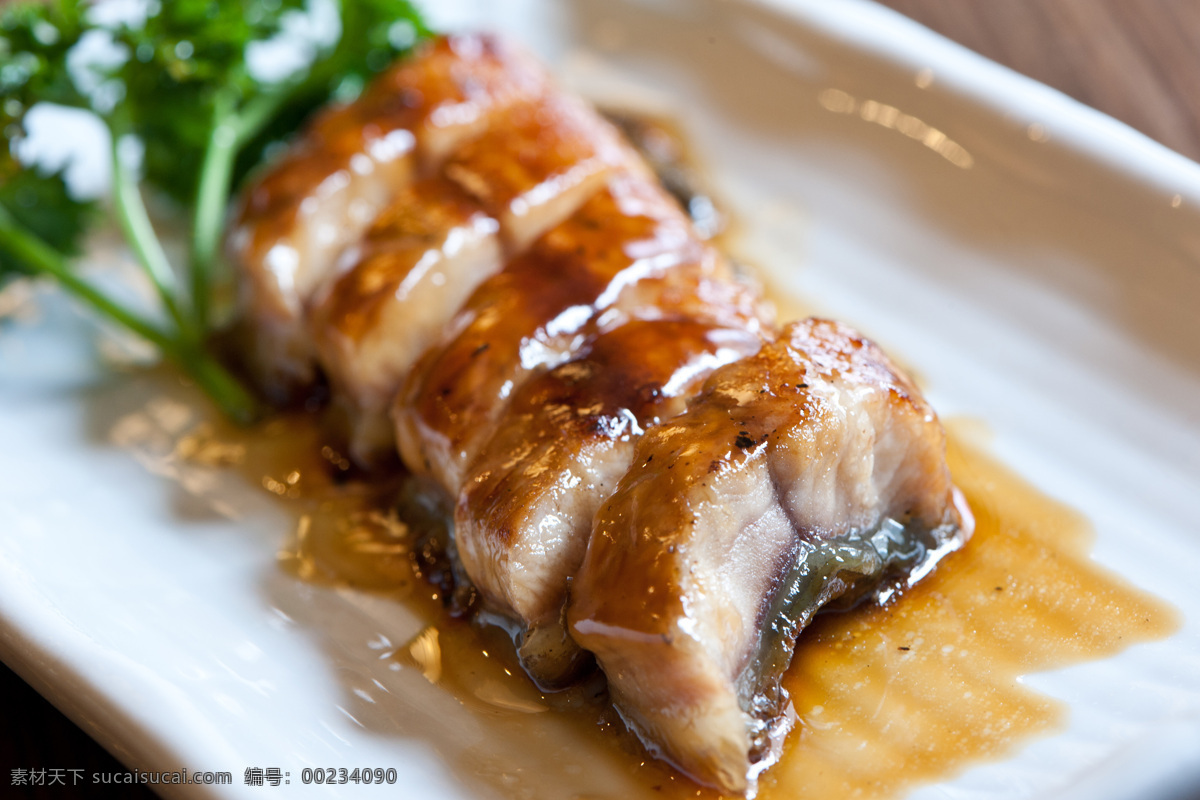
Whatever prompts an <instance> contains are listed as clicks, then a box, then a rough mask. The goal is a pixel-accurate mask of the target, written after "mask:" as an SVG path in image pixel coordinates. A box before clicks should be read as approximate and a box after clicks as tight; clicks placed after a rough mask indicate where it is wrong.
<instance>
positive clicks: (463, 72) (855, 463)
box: [228, 35, 971, 793]
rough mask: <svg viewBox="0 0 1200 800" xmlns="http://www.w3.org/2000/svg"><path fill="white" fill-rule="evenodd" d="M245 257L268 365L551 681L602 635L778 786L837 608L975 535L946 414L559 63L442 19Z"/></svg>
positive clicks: (699, 733) (673, 719)
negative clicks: (685, 199) (708, 216)
mask: <svg viewBox="0 0 1200 800" xmlns="http://www.w3.org/2000/svg"><path fill="white" fill-rule="evenodd" d="M228 250H229V252H230V255H231V259H232V261H233V262H234V264H235V265H236V267H237V269H238V271H239V272H240V275H241V283H240V286H241V295H240V313H239V320H240V321H239V327H240V329H241V332H242V335H243V336H244V337H245V338H246V346H245V347H244V348H243V351H244V354H245V358H246V359H247V361H248V363H249V366H250V370H251V371H252V373H253V374H254V375H256V376H257V377H258V379H259V380H260V383H261V385H262V387H263V390H264V392H265V393H266V394H267V395H268V396H269V397H272V398H274V399H276V400H279V401H285V400H287V399H289V398H294V397H296V396H297V395H298V394H302V393H303V392H305V391H307V390H310V388H311V387H312V385H313V384H314V382H316V381H317V380H318V377H319V376H322V375H323V376H324V377H325V379H326V380H327V381H328V383H329V386H330V389H331V391H332V396H333V406H334V407H335V408H336V409H337V415H338V416H340V418H341V419H343V420H344V423H345V426H346V429H347V436H348V439H349V443H350V449H351V454H352V455H353V456H354V457H355V459H356V460H358V461H359V462H361V463H364V464H367V465H370V464H373V463H378V462H379V461H380V460H383V459H386V458H387V457H388V456H389V455H391V454H394V453H397V452H398V453H399V456H400V458H401V460H402V461H403V462H404V464H405V466H406V467H407V468H408V469H409V470H410V471H411V472H413V473H415V474H416V475H418V476H422V477H423V479H424V480H425V481H427V482H428V483H429V484H430V485H432V486H435V487H437V489H438V490H439V491H441V492H444V493H445V495H446V497H447V498H448V499H449V501H450V506H451V507H452V508H453V509H454V511H453V517H454V531H453V548H452V551H453V557H454V558H455V560H456V563H457V564H458V566H459V568H460V571H461V572H462V574H464V575H465V576H466V578H467V579H469V580H470V582H471V583H472V584H473V585H474V587H475V589H476V590H477V592H478V594H479V596H480V597H481V599H482V609H483V611H482V613H484V614H486V615H487V618H488V619H490V620H493V621H498V622H500V623H501V624H504V625H505V626H506V627H507V628H508V629H509V630H510V631H511V632H512V634H513V636H514V641H515V643H516V646H517V652H518V655H519V657H520V659H521V662H522V664H523V666H524V667H525V669H526V671H527V672H528V673H529V674H530V676H531V677H532V678H533V679H534V680H535V681H536V682H537V683H538V684H539V685H540V686H542V687H543V688H546V689H553V688H559V687H562V686H564V685H566V684H568V683H569V682H570V681H571V680H573V679H574V678H575V677H576V676H577V675H578V674H579V671H580V670H581V669H583V668H584V667H585V666H586V664H587V663H588V662H589V659H590V657H591V656H590V655H589V654H594V656H595V658H596V660H597V661H598V662H599V665H600V667H601V668H602V669H603V670H604V672H605V673H606V675H607V677H608V680H609V683H610V686H611V688H612V696H613V698H614V701H615V703H616V706H617V708H618V710H619V711H620V713H621V714H622V716H623V717H624V719H625V720H626V721H627V722H628V724H629V725H630V727H631V728H632V729H633V730H634V731H636V732H637V733H638V735H639V736H640V737H641V738H642V739H643V741H644V742H645V743H646V745H647V747H648V748H649V749H650V750H651V751H653V752H655V753H658V754H660V755H661V756H663V757H664V758H666V759H668V760H669V761H671V762H672V763H674V764H676V765H677V766H678V767H679V768H680V769H682V770H683V771H685V772H686V773H688V774H689V775H691V776H692V777H694V778H695V779H697V780H699V781H701V782H703V783H707V784H710V785H713V786H716V787H718V788H720V789H722V790H725V791H732V792H740V793H749V792H752V790H753V788H754V780H755V776H756V775H757V773H758V772H759V771H761V769H763V768H764V767H765V766H766V765H768V764H769V763H771V761H772V759H773V758H774V755H775V754H777V753H778V750H779V746H780V743H781V741H782V738H783V736H784V735H785V734H786V730H787V728H788V719H789V717H788V713H787V712H788V708H789V707H788V704H787V699H786V696H785V694H784V692H783V690H782V689H781V688H780V683H779V678H780V675H781V674H782V672H783V670H784V669H786V667H787V664H788V662H789V661H790V657H791V652H792V649H793V647H794V644H795V640H796V636H797V635H798V634H799V632H800V630H801V629H802V628H803V627H804V625H805V624H807V622H808V621H809V620H810V619H811V617H812V615H813V614H814V613H816V612H817V611H818V610H819V609H821V608H822V607H824V606H826V605H827V604H831V603H840V604H843V605H845V604H849V603H852V602H855V601H857V600H858V599H861V598H863V597H874V598H876V599H879V598H882V597H886V596H888V595H889V594H890V593H891V592H892V591H894V589H895V588H896V587H900V586H903V585H906V584H908V583H911V582H913V581H915V580H917V579H918V578H919V577H920V576H922V575H924V574H925V573H926V572H928V571H929V570H930V569H931V568H932V566H933V565H934V564H935V563H936V561H937V559H938V557H939V556H940V555H941V554H943V553H945V552H947V551H948V550H950V549H953V548H954V547H955V546H957V545H958V544H960V543H961V542H962V541H963V539H964V538H965V537H966V536H968V535H969V533H970V529H971V522H970V515H969V512H968V511H967V510H966V508H965V505H964V504H963V502H962V500H961V497H960V496H959V495H958V494H957V492H956V491H955V489H954V487H953V485H952V484H951V482H950V478H949V473H948V471H947V468H946V463H945V453H944V451H945V443H944V438H943V434H942V430H941V427H940V425H939V424H938V421H937V418H936V416H935V415H934V413H933V411H932V410H931V409H930V408H929V406H928V404H927V403H926V402H925V401H924V400H923V399H922V398H921V396H920V393H919V392H918V391H917V389H916V388H915V387H914V386H913V384H912V382H911V381H910V380H909V379H908V378H907V377H905V376H904V375H903V373H901V372H900V371H899V370H898V369H897V368H896V367H895V365H893V364H892V363H891V362H890V361H888V359H887V358H886V356H884V355H883V354H882V353H881V352H880V351H879V349H878V348H877V347H876V346H875V345H873V344H872V343H870V342H868V341H867V340H865V339H863V338H862V337H861V336H859V335H858V334H857V333H855V332H854V331H852V330H850V329H849V328H846V327H844V326H842V325H839V324H837V323H833V322H828V321H822V320H807V321H804V322H800V323H795V324H792V325H790V326H788V327H787V328H785V329H784V330H783V331H782V332H781V331H779V329H778V328H777V326H776V324H775V322H774V320H773V318H772V316H771V311H770V309H769V306H768V305H767V304H765V303H764V302H763V300H762V298H761V297H760V296H759V294H758V292H757V291H756V289H755V288H754V287H753V286H751V285H749V284H748V283H746V282H745V281H744V280H741V279H739V277H738V276H737V275H736V274H735V271H734V270H733V269H732V268H731V267H730V265H729V263H728V262H727V261H726V260H725V259H724V258H723V257H722V256H721V254H720V253H719V252H717V251H716V250H715V249H714V248H713V247H712V246H711V244H709V243H708V242H706V241H705V239H704V238H703V237H702V236H700V235H699V234H698V233H697V231H696V229H695V227H694V226H693V225H692V223H691V222H690V220H689V219H688V217H687V216H686V215H685V214H684V212H683V210H682V209H681V207H680V206H679V204H678V203H677V201H676V200H675V199H674V198H672V197H671V196H670V195H669V194H668V193H666V192H665V191H664V189H663V188H662V187H661V186H660V185H659V184H658V182H657V180H656V178H655V176H654V175H653V173H652V172H651V170H650V169H649V168H648V167H647V166H646V164H645V163H644V162H643V160H642V159H641V158H640V156H639V155H638V154H637V153H636V152H635V150H634V149H633V148H631V147H630V145H629V144H628V143H627V142H626V141H625V140H624V139H623V138H622V136H621V135H620V134H619V133H618V132H617V131H616V130H615V129H614V128H613V127H612V126H611V125H610V124H609V123H608V122H606V121H605V120H604V119H603V118H601V117H600V116H599V115H598V114H597V113H596V112H595V111H594V110H592V109H591V108H590V107H588V106H587V105H586V104H585V103H583V102H582V101H581V100H579V99H577V98H575V97H573V96H571V95H569V94H566V93H565V92H563V91H562V90H561V89H559V88H558V87H556V86H555V85H554V83H553V81H552V80H551V79H550V78H549V76H548V75H547V74H546V72H545V70H544V69H542V68H541V67H540V66H539V65H538V64H537V63H536V62H535V61H534V60H533V59H531V58H530V57H529V56H527V55H525V54H524V53H523V52H521V51H520V50H519V49H517V48H515V47H513V46H512V45H511V44H508V43H506V42H503V41H501V40H499V39H497V38H495V37H492V36H487V35H461V36H447V37H441V38H438V39H436V40H434V41H433V42H431V43H429V44H427V45H426V46H425V47H424V49H423V50H422V51H421V52H420V53H419V54H417V55H415V56H414V57H412V58H411V59H410V60H407V61H405V62H403V63H402V64H400V65H398V66H396V67H394V68H392V69H391V70H389V71H388V72H386V73H385V74H384V75H382V76H381V77H380V78H379V79H378V80H377V81H376V82H375V83H374V84H372V85H371V86H370V87H369V88H368V89H367V90H366V91H365V92H364V94H363V95H362V97H360V98H359V99H358V100H356V101H354V102H352V103H350V104H348V105H345V106H341V107H338V108H334V109H331V110H328V111H326V112H324V113H323V114H321V115H320V116H318V118H317V119H316V120H315V121H314V122H313V123H311V124H310V125H309V126H308V127H307V128H306V129H305V131H303V132H302V134H301V135H300V137H299V138H298V140H297V142H296V143H295V144H294V145H292V147H291V148H290V149H289V150H288V151H287V152H286V153H285V154H284V155H283V156H282V157H281V158H280V159H279V160H277V161H276V162H275V163H274V164H272V165H271V166H269V167H268V168H267V169H266V170H265V171H264V172H262V173H261V174H260V175H258V176H257V177H256V178H255V179H254V180H253V181H252V182H251V184H250V185H249V186H248V188H247V189H246V190H245V191H244V192H243V194H242V198H241V201H240V203H239V204H238V206H237V208H236V212H235V224H234V225H233V227H232V231H231V234H230V236H229V246H228Z"/></svg>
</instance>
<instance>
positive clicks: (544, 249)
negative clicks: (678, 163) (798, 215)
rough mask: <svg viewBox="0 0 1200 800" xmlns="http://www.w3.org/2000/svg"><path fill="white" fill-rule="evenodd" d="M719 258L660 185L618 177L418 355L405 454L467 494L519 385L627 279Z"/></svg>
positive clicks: (561, 354) (399, 410) (405, 402)
mask: <svg viewBox="0 0 1200 800" xmlns="http://www.w3.org/2000/svg"><path fill="white" fill-rule="evenodd" d="M718 269H719V267H718V265H717V263H716V262H715V261H714V260H713V258H712V254H711V251H709V250H708V249H707V248H706V247H705V246H704V245H703V244H702V243H701V242H699V241H698V240H697V239H696V238H694V237H693V236H692V235H691V234H690V227H689V225H688V222H687V219H686V218H685V217H684V215H683V213H682V211H681V210H680V209H679V207H678V206H677V205H675V204H674V203H673V202H672V201H671V200H670V198H668V197H667V196H666V195H665V194H663V193H662V191H661V189H659V188H658V187H657V186H656V185H654V184H653V183H652V182H651V181H649V180H648V179H646V178H644V177H641V176H639V175H633V174H625V175H620V176H617V177H615V178H614V179H613V180H612V181H610V184H609V186H608V188H606V189H605V190H603V191H601V192H600V193H598V194H597V195H596V196H595V197H593V198H592V199H591V200H589V201H588V202H587V203H586V204H584V206H583V207H582V208H581V209H580V210H579V211H578V212H577V213H576V214H575V215H574V216H572V217H571V218H570V219H568V220H566V221H565V222H563V223H562V224H561V225H559V226H557V227H555V228H554V229H552V230H551V231H549V232H548V233H547V234H546V235H545V236H543V237H542V238H541V239H540V240H539V241H537V242H536V243H535V244H534V245H533V247H531V248H530V249H529V250H528V251H527V252H526V253H524V254H522V255H521V256H518V257H517V258H515V259H513V260H512V261H510V262H509V263H508V264H506V265H505V267H504V269H502V270H501V271H500V272H499V273H497V274H496V275H494V276H493V277H492V278H490V279H489V280H487V281H485V282H484V283H483V284H482V285H481V286H480V287H479V289H478V290H477V291H476V292H475V294H474V295H472V296H471V298H470V299H469V300H468V301H467V303H466V304H465V305H464V306H463V308H462V310H461V311H460V312H459V314H458V316H457V318H456V319H455V320H454V321H452V322H451V323H450V325H449V326H448V328H449V331H450V334H451V335H450V336H448V337H447V339H446V341H445V342H444V343H443V344H441V345H440V346H437V347H434V348H432V349H431V350H429V351H428V352H427V353H426V354H425V356H424V357H423V358H422V359H421V361H420V362H419V363H418V364H417V366H416V368H415V369H414V370H413V371H412V373H411V375H410V377H409V379H408V381H407V382H406V385H405V387H404V389H403V390H402V391H401V393H400V394H399V395H398V396H397V400H396V406H395V409H394V414H395V419H396V438H397V440H398V442H399V447H400V454H401V456H402V457H403V459H404V462H405V463H406V464H407V465H408V466H409V468H410V469H412V470H414V471H417V472H423V473H429V474H431V475H432V476H433V477H434V478H435V479H436V480H437V482H438V483H439V484H441V485H442V486H443V487H444V488H445V489H446V491H447V492H449V493H450V494H451V496H457V494H458V488H459V487H460V486H461V485H462V481H463V478H464V472H465V470H466V468H467V466H468V465H469V463H470V461H471V460H472V459H473V458H474V455H475V453H476V452H477V451H478V449H479V448H480V447H481V446H482V445H483V443H484V442H485V441H486V439H487V438H488V437H489V436H490V432H491V429H492V426H493V424H494V421H495V419H496V418H497V417H498V416H499V414H500V412H501V411H502V410H503V408H504V403H505V402H506V401H507V399H508V398H509V396H510V395H511V394H512V392H513V390H514V388H515V387H516V386H517V385H518V384H519V383H521V382H522V381H523V380H524V379H525V377H526V376H527V375H528V374H529V373H530V372H531V371H534V370H539V369H547V368H551V367H554V366H556V365H557V364H559V363H562V362H563V361H565V360H567V359H569V358H570V356H571V353H572V352H573V351H574V350H575V349H576V348H578V347H579V346H580V345H581V344H582V343H583V342H584V340H585V338H586V334H587V329H588V326H589V324H591V323H594V321H595V320H596V319H597V318H598V316H601V315H602V314H603V313H604V312H605V311H607V310H609V309H610V308H611V307H612V306H613V304H614V303H615V302H616V300H617V299H618V298H619V297H620V295H621V294H622V293H623V291H624V290H625V289H626V288H627V287H628V286H630V285H636V284H637V282H638V281H639V279H650V278H655V277H658V276H661V275H664V274H666V273H668V272H670V273H672V274H682V275H688V276H693V277H692V280H693V282H694V281H696V280H699V279H703V277H704V276H707V275H711V274H714V273H716V272H717V271H718ZM681 294H686V293H685V292H681Z"/></svg>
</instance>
